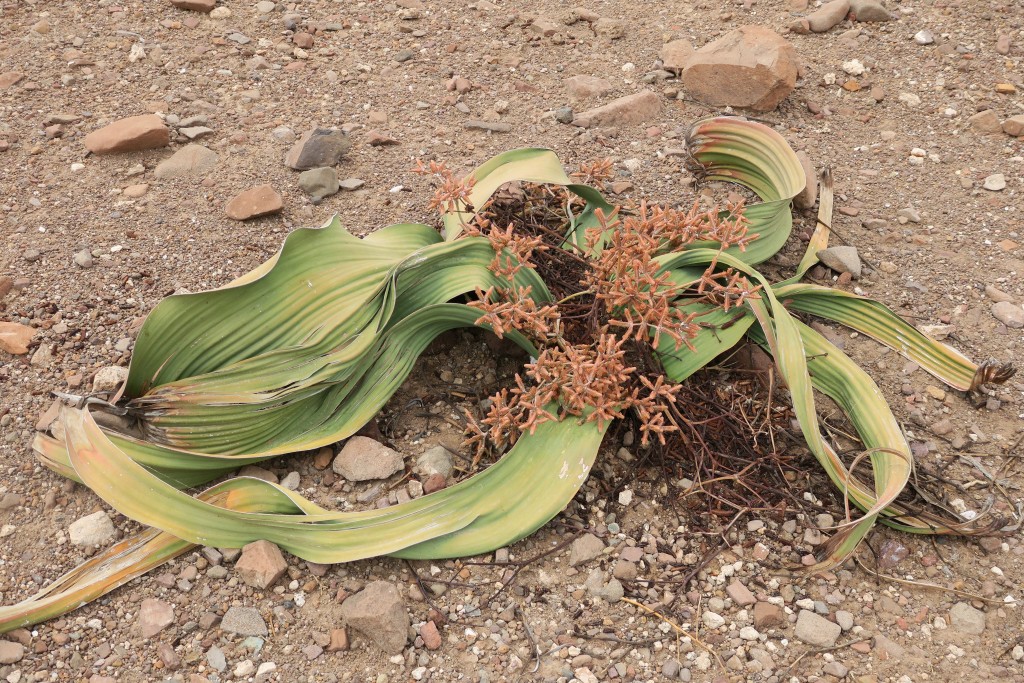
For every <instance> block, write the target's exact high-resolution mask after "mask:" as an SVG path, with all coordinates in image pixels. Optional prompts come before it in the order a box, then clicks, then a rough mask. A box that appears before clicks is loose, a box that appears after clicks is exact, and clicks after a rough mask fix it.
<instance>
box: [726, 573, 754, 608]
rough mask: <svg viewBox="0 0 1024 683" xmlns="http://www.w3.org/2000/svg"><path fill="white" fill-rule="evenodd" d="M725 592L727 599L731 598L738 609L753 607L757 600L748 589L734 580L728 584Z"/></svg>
mask: <svg viewBox="0 0 1024 683" xmlns="http://www.w3.org/2000/svg"><path fill="white" fill-rule="evenodd" d="M725 592H726V593H728V595H729V597H730V598H732V601H733V602H734V603H736V604H737V605H739V606H740V607H746V606H748V605H753V604H754V603H756V602H757V598H755V597H754V594H753V593H751V592H750V589H749V588H747V587H746V586H744V585H743V584H742V583H740V582H739V580H736V579H734V580H733V582H732V583H730V584H729V587H728V588H726V589H725Z"/></svg>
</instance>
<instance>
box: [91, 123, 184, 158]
mask: <svg viewBox="0 0 1024 683" xmlns="http://www.w3.org/2000/svg"><path fill="white" fill-rule="evenodd" d="M169 143H170V132H169V131H168V130H167V126H165V125H164V121H163V119H161V118H160V117H159V116H157V115H156V114H143V115H142V116H129V117H128V118H126V119H120V120H118V121H114V122H113V123H111V124H110V125H107V126H104V127H103V128H100V129H99V130H94V131H93V132H91V133H89V134H88V135H86V136H85V147H86V149H88V150H89V151H90V152H92V153H93V154H116V153H118V152H135V151H138V150H140V149H154V148H156V147H166V146H167V145H168V144H169Z"/></svg>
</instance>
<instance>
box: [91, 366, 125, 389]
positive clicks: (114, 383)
mask: <svg viewBox="0 0 1024 683" xmlns="http://www.w3.org/2000/svg"><path fill="white" fill-rule="evenodd" d="M126 379H128V368H125V367H121V366H120V365H108V366H106V367H103V368H100V369H99V370H97V371H96V374H95V375H94V376H93V378H92V391H93V393H94V394H113V393H114V392H116V391H117V390H118V389H120V388H121V384H122V383H123V382H124V381H125V380H126Z"/></svg>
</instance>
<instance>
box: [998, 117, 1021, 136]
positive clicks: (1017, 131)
mask: <svg viewBox="0 0 1024 683" xmlns="http://www.w3.org/2000/svg"><path fill="white" fill-rule="evenodd" d="M1002 128H1003V132H1004V133H1006V134H1007V135H1012V136H1014V137H1018V138H1019V137H1021V136H1024V114H1017V115H1016V116H1011V117H1010V118H1008V119H1006V120H1005V121H1003V126H1002Z"/></svg>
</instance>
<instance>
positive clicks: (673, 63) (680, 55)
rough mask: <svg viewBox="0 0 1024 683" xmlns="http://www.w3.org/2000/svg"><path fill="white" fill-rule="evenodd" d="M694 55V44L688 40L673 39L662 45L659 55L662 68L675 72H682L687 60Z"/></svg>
mask: <svg viewBox="0 0 1024 683" xmlns="http://www.w3.org/2000/svg"><path fill="white" fill-rule="evenodd" d="M692 55H693V45H691V44H690V41H688V40H673V41H671V42H668V43H665V44H664V45H662V46H661V50H660V51H659V52H658V57H659V58H660V59H661V65H662V68H663V69H665V71H671V72H673V73H675V74H679V73H682V71H683V69H685V68H686V62H687V60H689V59H690V57H691V56H692Z"/></svg>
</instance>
